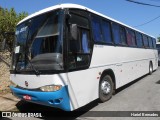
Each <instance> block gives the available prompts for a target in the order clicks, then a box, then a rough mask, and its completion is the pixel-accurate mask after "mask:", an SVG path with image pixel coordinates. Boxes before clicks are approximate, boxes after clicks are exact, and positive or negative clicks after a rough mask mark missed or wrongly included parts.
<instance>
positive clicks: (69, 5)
mask: <svg viewBox="0 0 160 120" xmlns="http://www.w3.org/2000/svg"><path fill="white" fill-rule="evenodd" d="M65 8H76V9H81V10H86V11H89V12H91V13H94V14H96V15H99V16H102V17H104V18H107V19H109V20H111V21H114V22H116V23H119V24H121V25H123V26H126V27H128V28H131V29H133V30H135V31H138V32H141V33H143V34H146V33H144V32H142V31H140V30H137V29H135V28H133V27H131V26H128V25H126V24H124V23H122V22H120V21H117V20H115V19H113V18H110V17H108V16H106V15H103V14H101V13H99V12H96V11H94V10H92V9H90V8H87V7H85V6H82V5H78V4H70V3H66V4H59V5H55V6H51V7H48V8H45V9H42V10H40V11H38V12H35V13H33V14H31V15H29V16H28V17H26V18H24V19H23V20H21V21H20V22H19V23H18V24H20V23H22V22H24V21H26V20H28V19H31V18H33V17H35V16H38V15H40V14H43V13H46V12H49V11H52V10H56V9H65ZM18 24H17V25H18ZM146 35H148V34H146ZM148 36H151V35H148ZM151 37H153V36H151ZM153 38H155V37H153Z"/></svg>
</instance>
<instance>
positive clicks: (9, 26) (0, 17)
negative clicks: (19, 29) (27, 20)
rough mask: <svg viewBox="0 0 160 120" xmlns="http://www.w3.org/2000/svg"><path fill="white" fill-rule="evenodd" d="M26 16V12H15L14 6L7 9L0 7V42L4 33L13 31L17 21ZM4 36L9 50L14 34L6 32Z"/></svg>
mask: <svg viewBox="0 0 160 120" xmlns="http://www.w3.org/2000/svg"><path fill="white" fill-rule="evenodd" d="M26 16H28V13H27V12H21V13H16V11H15V10H14V8H11V9H7V8H2V7H0V42H2V41H3V39H4V35H5V34H4V33H6V32H15V28H16V25H17V23H18V22H19V21H20V20H22V19H23V18H24V17H26ZM5 38H6V43H7V46H8V50H9V51H10V52H11V51H12V48H13V42H14V38H15V36H13V35H9V34H6V35H5Z"/></svg>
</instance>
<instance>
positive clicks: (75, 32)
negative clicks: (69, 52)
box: [70, 24, 78, 40]
mask: <svg viewBox="0 0 160 120" xmlns="http://www.w3.org/2000/svg"><path fill="white" fill-rule="evenodd" d="M70 31H71V37H72V39H73V40H77V38H78V27H77V24H71V27H70Z"/></svg>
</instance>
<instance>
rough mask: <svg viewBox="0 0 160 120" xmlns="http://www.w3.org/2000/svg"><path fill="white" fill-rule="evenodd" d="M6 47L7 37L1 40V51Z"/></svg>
mask: <svg viewBox="0 0 160 120" xmlns="http://www.w3.org/2000/svg"><path fill="white" fill-rule="evenodd" d="M5 48H6V39H4V40H3V42H1V44H0V51H1V52H2V51H4V50H5Z"/></svg>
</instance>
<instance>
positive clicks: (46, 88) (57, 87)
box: [40, 85, 62, 92]
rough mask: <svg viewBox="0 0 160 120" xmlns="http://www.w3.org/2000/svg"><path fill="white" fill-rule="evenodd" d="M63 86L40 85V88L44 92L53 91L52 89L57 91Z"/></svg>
mask: <svg viewBox="0 0 160 120" xmlns="http://www.w3.org/2000/svg"><path fill="white" fill-rule="evenodd" d="M61 88H62V85H47V86H43V87H40V89H41V90H42V91H44V92H51V91H57V90H60V89H61Z"/></svg>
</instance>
